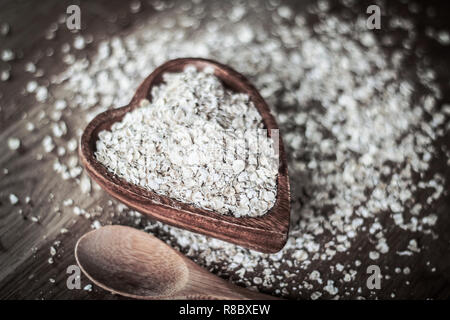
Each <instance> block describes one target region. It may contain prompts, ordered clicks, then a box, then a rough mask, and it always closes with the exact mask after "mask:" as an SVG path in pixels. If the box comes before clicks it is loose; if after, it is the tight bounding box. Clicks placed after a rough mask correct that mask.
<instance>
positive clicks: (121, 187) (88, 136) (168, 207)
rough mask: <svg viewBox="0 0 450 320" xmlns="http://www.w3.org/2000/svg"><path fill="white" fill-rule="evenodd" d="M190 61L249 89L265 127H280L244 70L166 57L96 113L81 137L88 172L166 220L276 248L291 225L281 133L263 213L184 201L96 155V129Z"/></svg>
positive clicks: (123, 197)
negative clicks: (125, 100)
mask: <svg viewBox="0 0 450 320" xmlns="http://www.w3.org/2000/svg"><path fill="white" fill-rule="evenodd" d="M187 65H194V66H196V67H197V69H198V70H202V69H203V68H205V67H212V68H213V69H214V74H215V75H216V76H217V77H218V78H219V79H220V80H221V81H222V82H223V83H224V84H225V85H226V86H227V87H229V88H230V89H231V90H233V91H235V92H242V93H246V94H248V95H249V96H250V99H251V101H252V102H253V103H254V105H255V107H256V108H257V109H258V111H259V113H260V114H261V116H262V119H263V122H264V127H265V129H268V134H269V136H270V134H271V130H273V129H275V130H278V126H277V124H276V122H275V119H274V117H273V116H272V114H271V113H270V109H269V107H268V106H267V104H266V102H265V101H264V99H263V98H262V97H261V95H260V94H259V93H258V91H257V90H256V88H255V87H254V86H253V85H251V84H250V82H249V81H248V80H247V79H246V78H245V77H244V76H243V75H242V74H240V73H238V72H236V71H234V70H233V69H231V68H229V67H227V66H225V65H223V64H220V63H218V62H216V61H212V60H207V59H200V58H182V59H175V60H171V61H168V62H166V63H164V64H163V65H161V66H160V67H158V68H157V69H156V70H155V71H153V72H152V74H151V75H149V76H148V77H147V78H146V79H145V80H144V81H143V82H142V84H141V85H140V86H139V88H138V89H137V91H136V94H135V95H134V97H133V98H132V100H131V102H130V104H128V105H127V106H125V107H122V108H119V109H113V110H108V111H105V112H103V113H101V114H99V115H97V116H96V117H95V118H94V119H93V120H92V121H91V122H90V123H89V124H88V126H87V127H86V129H85V130H84V132H83V135H82V137H81V144H80V152H79V153H80V158H81V161H82V163H83V165H84V167H85V168H86V170H87V172H88V173H89V175H90V176H91V177H92V178H93V179H94V180H95V181H96V182H97V183H98V184H99V185H100V186H101V187H102V188H103V189H104V190H106V192H108V193H109V194H110V195H112V196H113V197H115V198H116V199H118V200H120V201H121V202H123V203H125V204H126V205H127V206H129V207H132V208H134V209H136V210H137V211H139V212H142V213H145V214H147V215H149V216H151V217H153V218H156V219H158V220H160V221H163V222H165V223H168V224H171V225H174V226H177V227H181V228H184V229H187V230H191V231H194V232H199V233H202V234H205V235H208V236H212V237H215V238H218V239H222V240H225V241H229V242H232V243H236V244H239V245H242V246H244V247H248V248H251V249H254V250H258V251H262V252H268V253H273V252H278V251H279V250H281V249H282V248H283V246H284V244H285V243H286V240H287V234H288V231H289V213H290V192H289V177H288V172H287V161H286V153H285V151H284V147H283V142H282V139H281V137H280V138H279V143H278V145H279V150H278V152H279V153H278V154H279V166H278V176H277V197H276V202H275V205H274V206H273V207H272V208H271V209H270V210H269V211H268V212H267V213H266V214H265V215H263V216H261V217H251V218H249V217H240V218H236V217H233V216H230V215H226V216H225V215H222V214H220V213H217V212H213V211H209V210H205V209H201V208H199V207H196V206H193V205H190V204H186V203H182V202H180V201H176V200H174V199H170V198H168V197H165V196H162V195H159V194H157V193H155V192H151V191H149V190H146V189H144V188H142V187H139V186H137V185H135V184H132V183H129V182H127V181H126V180H125V179H122V178H120V177H118V176H116V175H114V174H112V173H111V172H110V171H108V169H107V168H106V167H105V166H104V165H102V164H101V163H100V162H98V161H97V159H96V157H95V150H96V149H95V148H96V141H97V140H98V133H99V132H100V131H102V130H109V129H110V128H111V125H112V124H113V123H115V122H118V121H121V120H122V118H123V117H124V115H125V114H126V113H127V112H130V111H132V110H134V109H135V108H138V107H139V102H140V101H141V100H142V99H151V94H150V93H151V89H152V87H153V86H155V85H158V84H160V83H161V81H162V75H163V74H164V73H166V72H182V71H183V70H184V68H185V67H186V66H187Z"/></svg>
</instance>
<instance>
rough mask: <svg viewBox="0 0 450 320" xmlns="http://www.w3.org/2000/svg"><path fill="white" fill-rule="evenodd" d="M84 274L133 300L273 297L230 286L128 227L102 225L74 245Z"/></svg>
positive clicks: (142, 233) (76, 256)
mask: <svg viewBox="0 0 450 320" xmlns="http://www.w3.org/2000/svg"><path fill="white" fill-rule="evenodd" d="M75 258H76V261H77V263H78V265H79V266H80V268H81V270H82V271H83V273H84V274H85V275H86V276H87V277H88V278H89V279H90V280H91V281H92V282H94V283H95V284H96V285H98V286H99V287H101V288H103V289H105V290H107V291H110V292H112V293H115V294H120V295H122V296H126V297H130V298H135V299H260V300H267V299H277V298H275V297H272V296H269V295H264V294H261V293H258V292H253V291H250V290H247V289H244V288H242V287H238V286H236V285H233V284H231V283H229V282H227V281H225V280H223V279H221V278H219V277H217V276H215V275H213V274H212V273H210V272H208V271H207V270H205V269H203V268H201V267H200V266H198V265H196V264H195V263H194V262H193V261H191V260H189V259H188V258H186V257H185V256H183V255H182V254H181V253H179V252H178V251H175V250H173V249H172V248H171V247H169V246H168V245H167V244H165V243H164V242H162V241H161V240H159V239H157V238H155V237H154V236H152V235H150V234H147V233H145V232H143V231H139V230H136V229H133V228H130V227H124V226H117V225H116V226H106V227H102V228H99V229H97V230H93V231H91V232H88V233H86V234H85V235H83V236H82V237H81V238H80V239H79V240H78V242H77V244H76V246H75Z"/></svg>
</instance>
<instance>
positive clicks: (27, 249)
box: [0, 0, 450, 299]
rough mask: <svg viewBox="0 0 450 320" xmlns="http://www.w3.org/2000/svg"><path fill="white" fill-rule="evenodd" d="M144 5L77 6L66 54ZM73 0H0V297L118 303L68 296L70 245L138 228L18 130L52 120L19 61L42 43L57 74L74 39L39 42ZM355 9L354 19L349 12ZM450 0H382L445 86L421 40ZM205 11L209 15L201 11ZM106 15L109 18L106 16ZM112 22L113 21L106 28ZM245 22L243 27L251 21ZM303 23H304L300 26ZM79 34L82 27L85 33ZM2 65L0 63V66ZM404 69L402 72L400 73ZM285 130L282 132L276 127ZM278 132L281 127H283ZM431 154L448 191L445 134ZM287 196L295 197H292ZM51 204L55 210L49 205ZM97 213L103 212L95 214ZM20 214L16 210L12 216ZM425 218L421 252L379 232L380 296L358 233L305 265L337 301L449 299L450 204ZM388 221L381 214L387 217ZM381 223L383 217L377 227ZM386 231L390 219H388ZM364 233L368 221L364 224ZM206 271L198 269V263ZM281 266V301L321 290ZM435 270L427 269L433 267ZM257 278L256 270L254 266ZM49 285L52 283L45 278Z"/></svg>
mask: <svg viewBox="0 0 450 320" xmlns="http://www.w3.org/2000/svg"><path fill="white" fill-rule="evenodd" d="M141 2H142V10H141V12H140V13H138V14H133V15H131V14H129V13H127V12H129V3H128V2H127V1H120V0H96V1H89V2H83V4H82V6H81V8H82V25H83V32H82V34H84V35H86V34H91V35H93V36H94V44H92V45H91V46H88V47H87V49H86V50H83V51H82V52H81V51H80V52H74V54H75V55H76V56H77V57H78V58H80V57H83V56H84V55H86V56H87V57H92V56H93V55H94V54H95V51H96V45H97V44H98V42H100V41H101V40H102V39H105V38H110V37H112V36H114V35H122V34H127V33H128V32H129V30H130V29H129V28H130V27H131V28H134V27H135V26H137V25H139V23H140V22H142V21H145V20H148V19H153V17H154V15H155V14H157V13H156V12H155V10H154V9H152V7H151V6H150V5H148V2H147V1H141ZM283 2H284V1H283ZM286 2H288V4H289V5H291V6H292V7H293V8H294V11H296V12H303V11H304V10H305V7H306V5H307V4H308V3H311V1H308V0H305V1H286ZM332 3H333V8H332V9H331V10H330V12H334V13H335V14H337V15H342V16H344V15H345V16H349V17H350V18H351V17H353V16H354V14H353V13H355V12H356V13H362V12H365V10H366V8H367V6H368V5H370V4H373V2H372V1H369V0H367V1H358V2H357V3H355V6H354V7H352V8H351V9H350V8H346V7H343V6H342V5H340V4H339V3H338V2H332ZM70 4H73V1H70V0H48V1H32V0H23V1H16V0H4V1H1V2H0V21H6V22H8V23H10V25H11V33H10V35H8V36H7V37H4V38H1V41H0V49H3V48H12V49H14V50H16V51H19V52H21V55H22V58H21V59H17V60H16V61H13V62H12V63H11V65H12V73H11V79H10V80H9V81H7V82H2V81H0V108H1V109H0V141H1V142H2V143H0V170H3V168H7V169H8V171H9V173H8V174H7V175H4V174H3V173H2V172H1V171H0V299H123V297H121V296H118V295H113V294H111V293H110V292H108V291H105V290H103V289H101V288H99V287H97V286H95V285H94V286H93V290H92V291H86V290H68V288H67V286H66V280H67V276H68V275H67V273H66V269H67V267H68V266H69V265H74V264H76V261H75V257H74V254H73V251H74V247H75V244H76V241H77V239H78V238H79V237H81V236H82V235H83V234H85V233H86V232H88V231H89V230H91V224H92V222H93V220H95V219H98V220H99V221H100V222H101V223H102V224H105V225H106V224H111V223H113V224H123V225H130V226H136V222H135V218H133V217H129V216H127V215H126V214H125V213H122V214H120V213H119V211H118V210H117V208H116V201H113V204H112V205H110V204H109V203H110V199H111V197H110V196H109V195H107V194H106V193H105V192H103V191H101V190H96V189H95V188H94V190H93V191H92V192H91V194H89V195H86V194H83V193H81V192H80V191H79V187H78V185H77V184H76V183H75V182H74V181H62V180H61V178H60V177H59V176H57V175H56V174H55V173H54V171H53V169H52V164H53V161H54V159H55V158H56V156H53V157H52V156H51V155H49V156H46V157H45V158H44V159H43V160H42V161H36V154H38V153H42V147H41V141H42V138H43V137H44V136H45V135H46V134H48V132H49V130H48V126H46V125H45V124H42V125H41V124H37V128H36V130H35V131H34V132H32V133H30V132H28V131H27V130H26V127H25V126H26V123H27V122H28V121H29V120H30V119H35V118H36V116H37V115H38V114H39V113H40V112H46V113H47V114H50V112H51V111H52V110H53V104H52V103H50V102H49V103H36V101H35V99H34V97H31V96H29V95H23V94H22V91H23V88H24V87H25V85H26V84H27V82H28V81H29V80H30V75H29V74H28V73H27V72H25V71H24V65H25V63H26V62H28V61H31V60H34V59H35V57H36V56H42V55H44V56H45V50H46V49H47V48H49V47H51V48H53V49H54V50H55V53H54V56H53V57H44V58H43V59H41V60H40V62H39V66H40V67H41V68H43V69H44V70H45V73H46V74H58V73H59V72H61V71H63V70H65V69H66V68H67V66H66V65H65V64H64V63H62V62H61V59H62V53H61V50H60V49H61V46H62V45H63V44H64V43H72V42H73V37H74V35H76V34H72V33H70V32H68V31H67V30H64V28H61V29H60V31H58V34H57V36H56V38H55V39H53V40H45V37H44V35H45V32H46V30H48V28H49V27H50V24H51V23H52V22H53V21H54V20H55V19H56V18H57V17H58V16H59V15H61V14H64V13H65V10H66V8H67V6H68V5H70ZM436 4H440V5H442V3H439V1H434V0H430V1H427V3H426V4H425V3H424V4H421V6H422V8H423V7H424V6H428V5H430V6H431V5H436ZM352 12H353V13H352ZM448 12H450V3H447V2H446V3H445V4H444V6H443V8H442V10H437V11H436V13H437V15H436V16H434V17H428V16H427V15H426V14H422V13H421V14H416V15H414V14H412V13H411V12H409V10H408V4H403V3H399V2H396V1H389V2H387V3H385V7H383V18H382V21H383V22H382V23H383V24H384V21H386V22H387V21H388V19H390V18H391V17H392V16H393V14H394V13H395V15H397V16H400V17H402V18H407V19H411V21H412V22H413V23H415V24H416V25H417V26H419V30H418V32H417V35H416V36H417V38H418V40H419V42H420V43H421V46H422V47H421V48H422V50H423V53H424V56H423V57H416V56H411V57H410V62H411V64H412V65H413V64H416V63H417V62H418V61H419V60H420V61H421V60H423V59H424V58H425V57H426V59H427V60H429V61H430V63H431V64H433V65H434V66H436V69H437V70H438V73H437V74H436V79H437V81H439V83H441V84H443V85H446V86H447V87H448V83H449V79H450V60H449V59H448V57H449V56H450V47H448V46H447V49H445V50H444V49H443V48H442V46H439V45H438V43H437V42H436V41H434V40H432V39H430V38H429V37H427V36H426V34H425V30H424V29H425V27H426V26H433V28H434V29H435V30H442V29H449V28H450V24H449V21H450V19H448ZM205 14H211V12H205ZM111 17H115V18H114V19H112V18H111ZM112 20H114V21H115V22H111V21H112ZM249 23H250V24H251V21H249ZM308 24H309V22H308ZM84 28H86V29H84ZM374 35H375V36H376V37H377V39H378V40H380V41H381V39H382V38H383V36H389V37H391V39H392V40H393V42H394V43H396V44H398V45H399V46H400V45H401V42H400V41H399V39H398V37H397V35H396V34H390V33H389V31H385V29H384V28H382V29H381V30H379V31H377V32H375V33H374ZM395 50H396V46H393V47H384V48H382V51H383V52H384V53H389V52H391V53H392V52H395ZM3 66H4V65H3V64H2V62H1V61H0V68H2V67H3ZM405 71H407V70H405ZM442 94H443V96H442V99H441V100H440V101H439V103H441V102H447V103H448V101H450V92H449V90H446V91H443V93H442ZM63 117H64V120H65V121H66V122H67V123H68V124H70V128H84V126H85V125H86V123H85V122H83V121H82V120H81V119H80V118H81V116H80V115H79V114H76V113H73V114H72V115H69V114H64V115H63ZM281 129H283V128H281ZM282 131H283V130H282ZM10 136H14V137H19V138H21V141H22V148H21V150H20V151H19V152H11V150H9V149H8V147H7V144H6V143H5V142H6V140H7V138H8V137H10ZM433 147H434V148H435V150H436V151H437V155H436V159H434V160H433V161H432V163H431V164H430V169H429V171H428V172H427V173H426V175H428V176H430V177H431V176H433V175H434V174H436V173H439V174H441V175H443V176H444V177H445V178H446V179H447V182H446V184H445V188H446V189H447V190H450V183H449V181H450V169H449V166H448V164H447V159H448V157H447V156H446V154H445V152H443V151H442V149H443V148H446V149H447V150H448V149H449V148H450V135H449V134H447V135H446V136H445V137H443V138H442V139H439V140H438V141H436V142H435V143H434V144H433ZM288 156H289V155H288ZM10 193H15V194H16V195H17V196H19V198H20V199H21V202H20V204H19V205H16V206H12V205H10V203H9V200H8V195H9V194H10ZM25 196H30V197H31V199H32V200H31V203H30V204H29V205H25V204H24V203H23V199H24V197H25ZM291 196H292V198H296V197H298V196H299V195H298V194H295V193H292V194H291ZM427 197H428V195H427V193H426V191H422V190H421V191H419V192H418V194H417V202H418V203H421V204H424V205H426V199H427ZM68 198H71V199H73V200H74V202H75V203H76V204H77V205H78V206H80V207H82V208H84V209H86V210H87V211H89V212H90V213H91V214H92V216H91V218H90V219H85V218H83V217H80V216H76V215H74V214H73V212H72V208H71V207H63V206H62V205H61V203H62V202H63V201H64V200H65V199H68ZM57 207H59V210H60V213H58V212H57V210H56V208H57ZM99 209H102V211H101V210H99ZM19 210H22V213H19ZM428 210H429V213H435V214H437V215H439V222H438V225H437V226H436V228H435V230H434V232H435V235H436V236H437V237H438V238H437V239H433V240H431V239H430V237H427V236H424V235H423V234H421V233H419V232H418V233H416V234H415V235H414V237H415V239H416V240H417V242H418V243H419V244H420V245H421V247H422V248H423V250H422V251H421V252H420V253H419V254H414V255H412V256H399V255H397V253H396V252H397V251H402V250H404V248H406V247H407V246H408V241H409V239H410V238H408V237H404V236H403V235H402V234H401V233H399V232H398V229H397V228H395V227H394V226H391V227H388V228H386V230H384V231H385V236H386V239H387V242H388V243H390V244H392V247H391V248H390V251H389V252H388V253H387V254H385V255H383V256H382V258H381V259H380V260H378V261H377V264H378V265H379V266H380V267H381V269H382V272H383V273H384V272H386V273H387V274H390V275H391V278H390V279H389V280H383V281H382V288H381V290H369V289H367V288H366V287H365V285H364V284H365V283H366V280H367V274H366V268H367V266H369V265H372V264H374V261H373V260H370V259H369V258H368V255H367V253H368V252H369V251H370V250H372V249H373V244H372V243H370V241H371V240H370V239H368V236H367V235H366V234H361V235H358V236H357V238H356V239H355V245H354V248H355V249H354V250H352V251H351V252H346V253H338V254H336V256H335V257H334V258H333V259H332V260H331V261H323V260H320V259H318V260H313V261H312V262H311V265H310V270H318V271H319V272H320V273H321V274H322V275H326V277H327V278H328V279H330V280H334V281H335V285H336V287H338V288H339V291H340V292H342V291H347V292H349V293H350V294H349V295H345V296H342V297H341V298H343V299H355V298H357V297H364V298H366V299H449V298H450V259H449V257H450V246H449V243H450V233H449V230H450V215H449V214H448V213H449V212H450V199H449V198H448V197H447V198H446V199H441V200H440V201H439V202H438V203H436V204H434V205H433V206H432V207H430V208H429V209H428ZM31 215H34V216H40V217H41V220H40V222H39V223H33V222H31V221H30V216H31ZM386 219H388V218H386ZM147 222H148V220H147V219H145V218H143V219H142V221H141V222H140V223H138V225H139V227H140V228H142V229H143V228H144V227H145V226H146V225H147ZM381 222H383V221H381ZM386 224H387V225H389V223H386ZM62 227H64V228H67V229H69V232H68V233H66V234H60V230H61V228H62ZM364 227H365V228H367V229H369V228H370V224H364ZM153 232H154V234H155V235H156V236H158V238H160V239H163V240H170V235H167V234H166V233H165V232H164V231H161V230H159V229H158V230H154V231H153ZM55 240H57V241H61V245H60V246H59V247H58V249H57V254H56V255H55V256H54V257H53V258H54V263H53V264H49V262H48V259H49V257H50V253H49V249H50V247H51V246H52V245H53V243H54V241H55ZM319 240H320V241H321V242H320V245H321V246H322V245H325V243H326V241H327V240H326V239H323V240H322V239H319ZM179 249H180V250H181V251H182V252H183V253H188V251H189V246H188V247H185V248H181V247H180V248H179ZM192 259H194V260H195V261H197V262H198V263H200V264H205V263H204V260H202V258H201V257H198V256H195V255H194V256H193V257H192ZM356 260H358V261H360V263H361V264H360V266H353V265H354V262H355V261H356ZM338 263H340V264H342V265H344V266H346V267H347V266H349V265H351V266H352V268H353V269H354V270H355V271H356V272H357V274H356V276H355V279H354V281H353V282H352V284H356V285H358V286H361V287H360V289H361V291H359V292H358V291H357V290H354V291H351V290H350V289H351V288H349V285H350V284H348V283H341V282H340V281H339V280H340V275H339V274H338V273H336V272H332V271H331V270H332V268H334V267H335V266H336V264H338ZM205 265H206V264H205ZM404 267H411V270H410V271H411V272H410V274H409V275H404V274H403V273H399V274H397V273H395V272H394V270H395V269H396V268H401V269H403V268H404ZM280 268H282V269H283V270H285V271H286V272H289V273H291V274H295V277H293V278H292V282H290V283H289V284H288V290H289V293H288V294H286V295H284V296H285V297H286V298H289V299H309V298H310V293H311V292H314V291H316V290H317V291H321V292H322V291H323V286H324V284H319V283H315V282H310V284H311V288H310V289H309V290H304V289H298V290H296V291H294V290H292V288H293V287H296V286H298V284H300V283H302V281H304V280H306V281H308V277H309V274H308V272H306V271H305V270H298V269H296V268H295V267H289V266H287V265H282V266H281V267H280ZM432 268H435V271H434V272H432V271H431V269H432ZM256 270H257V272H260V271H261V269H260V266H256ZM210 271H212V272H214V273H215V274H217V275H219V276H220V277H222V278H224V279H228V280H230V281H232V282H235V283H238V284H240V285H246V284H245V283H243V282H242V281H241V280H240V277H239V276H237V275H236V274H234V273H233V272H230V271H226V268H225V267H224V266H223V265H222V264H221V263H218V264H214V265H212V266H210ZM254 274H255V273H253V272H251V271H248V272H247V274H246V275H248V277H249V278H251V277H252V276H253V275H254ZM49 279H54V280H55V282H54V283H53V282H50V281H49ZM90 283H91V281H90V280H89V279H88V278H86V277H85V276H84V275H82V277H81V284H82V288H83V287H84V286H85V285H88V284H90ZM278 288H280V287H279V281H278V280H277V279H276V280H275V282H274V284H273V287H272V288H268V289H265V292H266V293H268V294H276V293H275V291H276V289H278ZM321 298H323V299H329V298H332V297H331V296H329V295H327V294H324V295H323V296H322V297H321Z"/></svg>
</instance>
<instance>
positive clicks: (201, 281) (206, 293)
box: [183, 257, 280, 300]
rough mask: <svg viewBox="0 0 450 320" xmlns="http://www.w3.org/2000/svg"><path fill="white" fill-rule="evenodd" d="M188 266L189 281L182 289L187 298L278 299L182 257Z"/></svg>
mask: <svg viewBox="0 0 450 320" xmlns="http://www.w3.org/2000/svg"><path fill="white" fill-rule="evenodd" d="M184 259H185V263H186V264H187V265H188V266H189V273H190V277H191V281H190V283H189V285H187V286H186V287H185V289H184V290H183V291H184V292H183V293H184V294H185V298H188V299H201V300H203V299H218V300H280V298H278V297H274V296H271V295H268V294H264V293H259V292H256V291H252V290H249V289H246V288H243V287H240V286H237V285H235V284H233V283H231V282H229V281H226V280H224V279H222V278H220V277H218V276H216V275H213V274H212V273H209V272H208V271H206V270H205V269H203V268H201V267H200V266H198V265H196V264H194V262H193V261H190V260H189V259H187V258H186V257H184Z"/></svg>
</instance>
